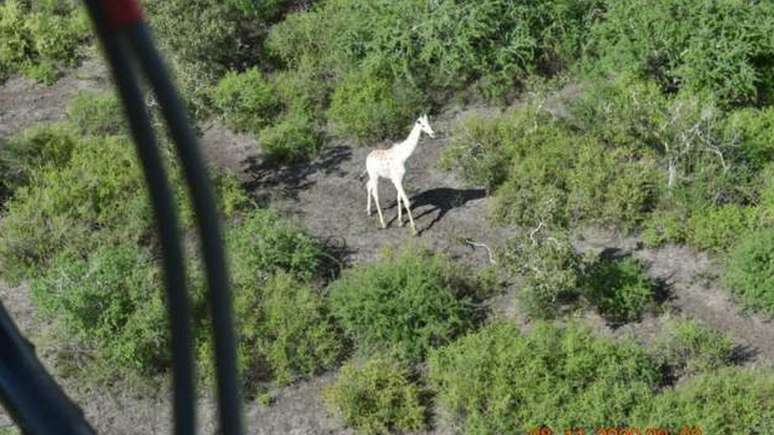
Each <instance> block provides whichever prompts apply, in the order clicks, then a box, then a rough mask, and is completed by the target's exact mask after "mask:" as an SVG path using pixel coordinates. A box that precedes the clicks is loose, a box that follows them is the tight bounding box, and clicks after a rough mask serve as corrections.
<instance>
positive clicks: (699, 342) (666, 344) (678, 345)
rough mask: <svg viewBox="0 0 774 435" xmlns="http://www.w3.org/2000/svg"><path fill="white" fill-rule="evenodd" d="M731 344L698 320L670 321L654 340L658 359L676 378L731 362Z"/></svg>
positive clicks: (707, 370) (706, 370) (727, 364)
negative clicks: (655, 340)
mask: <svg viewBox="0 0 774 435" xmlns="http://www.w3.org/2000/svg"><path fill="white" fill-rule="evenodd" d="M733 352H734V343H733V342H732V341H731V339H730V338H728V337H727V336H725V335H723V334H721V333H719V332H716V331H714V330H712V329H710V328H708V327H707V326H705V325H704V324H702V323H701V322H698V321H693V320H680V321H670V322H668V323H667V324H666V325H665V327H664V332H663V333H662V335H661V337H659V339H658V340H657V342H656V345H655V355H656V358H657V359H658V360H660V361H661V362H662V364H664V365H665V366H667V367H669V368H670V370H671V371H672V376H674V377H676V378H679V377H683V376H693V375H697V374H699V373H704V372H709V371H712V370H715V369H719V368H722V367H725V366H729V365H731V362H732V357H733Z"/></svg>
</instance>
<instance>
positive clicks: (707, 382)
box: [636, 368, 774, 434]
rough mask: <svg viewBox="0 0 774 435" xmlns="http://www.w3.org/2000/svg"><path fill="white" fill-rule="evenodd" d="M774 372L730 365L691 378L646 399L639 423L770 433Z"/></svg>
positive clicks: (706, 430) (773, 418) (773, 421)
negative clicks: (647, 400)
mask: <svg viewBox="0 0 774 435" xmlns="http://www.w3.org/2000/svg"><path fill="white" fill-rule="evenodd" d="M772 397H774V375H772V373H771V371H769V370H766V371H763V370H749V369H737V368H727V369H723V370H717V371H712V372H709V373H706V374H702V375H700V376H697V377H695V378H692V379H689V380H688V381H687V382H686V383H685V384H682V385H680V386H678V387H675V388H674V389H672V390H667V391H666V392H664V393H663V394H660V395H658V396H657V397H656V400H653V401H651V402H647V403H642V405H643V406H642V407H641V409H640V410H639V411H638V412H637V414H638V416H637V417H636V421H637V423H636V425H637V426H639V427H659V428H668V429H669V430H670V433H672V432H676V431H679V430H680V429H681V428H683V427H685V426H688V427H698V428H700V429H701V431H702V433H718V434H720V433H745V434H753V433H760V434H764V433H768V432H769V431H770V430H771V428H772V427H774V426H772V424H774V406H772V405H773V404H772Z"/></svg>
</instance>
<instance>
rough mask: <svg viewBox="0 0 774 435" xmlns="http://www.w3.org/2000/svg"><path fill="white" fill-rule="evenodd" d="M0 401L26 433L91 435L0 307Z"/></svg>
mask: <svg viewBox="0 0 774 435" xmlns="http://www.w3.org/2000/svg"><path fill="white" fill-rule="evenodd" d="M0 401H2V403H3V406H4V407H5V409H6V410H8V412H9V413H10V414H11V417H12V418H13V420H14V421H15V422H16V424H17V425H18V426H19V428H20V429H21V430H22V431H23V432H24V433H25V434H26V433H31V434H75V435H91V434H94V433H95V432H94V429H92V428H91V427H90V426H89V424H88V423H87V422H86V419H85V418H84V417H83V412H82V411H81V410H80V409H79V408H78V407H77V406H75V404H73V402H71V401H70V399H69V398H68V397H67V396H66V395H65V393H64V391H62V388H61V387H60V386H59V385H58V384H57V383H56V382H55V381H54V379H53V378H52V377H51V376H50V375H49V374H48V372H46V369H45V368H44V367H43V364H41V363H40V361H39V360H38V358H37V356H36V355H35V350H34V349H33V347H32V344H30V343H29V342H28V341H27V340H26V339H24V337H23V336H22V335H21V334H20V333H19V330H18V329H17V328H16V325H15V324H14V323H13V321H12V320H11V317H10V316H9V315H8V313H7V312H6V311H5V307H3V305H2V304H0Z"/></svg>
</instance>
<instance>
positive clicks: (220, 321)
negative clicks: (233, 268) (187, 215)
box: [127, 22, 243, 435]
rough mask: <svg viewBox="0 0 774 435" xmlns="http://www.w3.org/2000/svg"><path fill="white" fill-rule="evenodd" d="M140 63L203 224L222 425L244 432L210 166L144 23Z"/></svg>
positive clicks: (137, 27) (133, 30) (134, 40)
mask: <svg viewBox="0 0 774 435" xmlns="http://www.w3.org/2000/svg"><path fill="white" fill-rule="evenodd" d="M127 36H128V41H129V42H130V43H131V44H132V46H133V48H134V50H135V53H136V54H137V58H138V60H139V63H140V67H141V68H142V69H143V71H144V72H145V75H146V77H147V78H148V81H149V82H150V84H151V86H152V87H153V90H154V92H155V93H156V96H157V97H158V102H159V105H160V106H161V112H162V114H163V115H164V118H165V119H166V121H167V125H168V126H169V133H170V135H171V136H172V139H173V141H174V143H175V144H176V145H177V152H178V154H179V156H180V160H181V162H182V165H183V172H184V174H185V178H186V180H187V182H188V187H189V192H190V194H191V198H192V201H193V205H194V210H195V212H196V213H195V215H196V218H197V223H198V227H199V238H200V240H201V245H202V246H201V248H202V252H203V253H204V264H205V267H206V270H207V283H208V285H209V305H210V313H211V316H212V331H213V336H214V337H215V340H214V341H215V349H214V351H215V363H216V370H217V379H218V407H219V411H220V414H219V415H220V425H221V426H220V428H221V430H222V431H223V434H225V435H237V434H241V433H242V431H243V428H242V410H241V408H242V407H241V401H240V394H239V384H238V376H237V365H236V344H235V343H236V340H235V337H234V329H233V313H232V307H231V290H230V286H229V278H228V276H229V275H228V271H227V268H226V261H225V252H224V249H223V238H222V236H221V229H220V223H219V215H218V213H217V207H216V205H215V197H214V195H213V193H212V188H211V187H210V180H209V178H208V176H207V168H206V167H205V165H204V160H203V159H202V157H201V153H200V151H199V146H198V143H197V139H196V136H195V135H194V132H193V129H191V123H190V121H189V119H188V116H187V113H186V110H185V109H184V108H183V105H182V103H181V101H180V98H179V97H178V95H177V92H176V91H175V87H174V86H173V85H172V81H171V79H170V76H169V74H168V73H167V70H166V67H165V66H164V62H163V61H162V59H161V56H160V55H159V53H158V51H157V50H156V48H155V47H154V45H153V41H152V39H151V36H150V32H149V31H148V28H147V27H146V26H145V24H144V23H142V22H137V23H134V24H132V25H131V26H129V27H128V28H127Z"/></svg>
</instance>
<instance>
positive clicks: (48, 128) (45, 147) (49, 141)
mask: <svg viewBox="0 0 774 435" xmlns="http://www.w3.org/2000/svg"><path fill="white" fill-rule="evenodd" d="M77 140H78V139H77V136H76V135H75V132H74V131H73V129H72V128H71V127H70V126H69V125H65V124H50V125H42V126H39V127H33V128H31V129H28V130H25V131H24V132H22V133H21V134H18V135H16V136H12V137H11V138H10V139H9V140H8V142H7V143H3V146H2V148H0V171H2V173H1V174H0V195H2V192H5V195H8V194H10V193H12V192H13V191H14V190H15V189H16V188H18V187H20V186H23V185H26V184H27V183H29V182H30V180H31V179H32V177H33V175H34V174H35V173H36V172H37V171H39V170H41V169H42V168H44V167H60V166H65V165H67V163H68V162H69V161H70V158H71V156H72V154H73V150H74V148H75V146H76V143H77Z"/></svg>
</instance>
